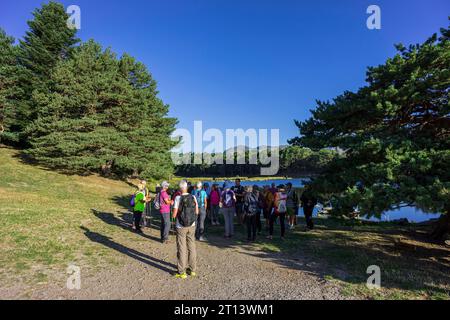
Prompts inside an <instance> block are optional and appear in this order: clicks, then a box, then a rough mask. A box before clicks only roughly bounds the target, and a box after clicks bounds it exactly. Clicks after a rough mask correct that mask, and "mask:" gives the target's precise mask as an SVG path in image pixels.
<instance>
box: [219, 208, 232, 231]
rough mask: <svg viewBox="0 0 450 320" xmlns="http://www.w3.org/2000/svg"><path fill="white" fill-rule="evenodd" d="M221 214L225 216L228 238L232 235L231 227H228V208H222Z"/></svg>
mask: <svg viewBox="0 0 450 320" xmlns="http://www.w3.org/2000/svg"><path fill="white" fill-rule="evenodd" d="M220 212H221V213H222V215H223V221H224V228H225V237H228V236H229V235H230V230H229V227H228V216H227V209H226V208H221V209H220Z"/></svg>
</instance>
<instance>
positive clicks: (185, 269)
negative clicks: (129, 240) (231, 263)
mask: <svg viewBox="0 0 450 320" xmlns="http://www.w3.org/2000/svg"><path fill="white" fill-rule="evenodd" d="M180 189H181V195H179V196H177V197H176V198H175V201H174V204H173V213H172V216H173V218H174V219H176V229H177V259H178V273H177V274H176V275H175V277H176V278H179V279H186V278H187V274H186V273H188V274H189V275H191V276H193V277H194V276H196V269H197V251H196V248H195V221H196V220H197V216H198V204H197V199H196V198H195V197H194V196H193V195H192V194H189V192H188V185H187V182H186V181H184V180H183V181H181V182H180Z"/></svg>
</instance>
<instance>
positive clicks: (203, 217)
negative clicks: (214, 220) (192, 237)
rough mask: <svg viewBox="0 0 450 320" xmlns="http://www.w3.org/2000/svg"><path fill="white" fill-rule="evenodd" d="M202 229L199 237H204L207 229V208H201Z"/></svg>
mask: <svg viewBox="0 0 450 320" xmlns="http://www.w3.org/2000/svg"><path fill="white" fill-rule="evenodd" d="M199 217H200V228H199V235H198V236H199V237H203V235H204V234H205V229H206V225H205V222H206V209H205V208H200V214H199Z"/></svg>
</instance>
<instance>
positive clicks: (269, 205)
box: [263, 186, 274, 230]
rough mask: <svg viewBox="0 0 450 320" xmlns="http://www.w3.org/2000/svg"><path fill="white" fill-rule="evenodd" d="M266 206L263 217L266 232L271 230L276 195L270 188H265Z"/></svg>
mask: <svg viewBox="0 0 450 320" xmlns="http://www.w3.org/2000/svg"><path fill="white" fill-rule="evenodd" d="M263 198H264V205H263V216H264V219H265V221H266V230H269V221H270V215H271V214H272V209H273V201H274V194H273V193H272V191H270V187H269V186H265V187H264V191H263Z"/></svg>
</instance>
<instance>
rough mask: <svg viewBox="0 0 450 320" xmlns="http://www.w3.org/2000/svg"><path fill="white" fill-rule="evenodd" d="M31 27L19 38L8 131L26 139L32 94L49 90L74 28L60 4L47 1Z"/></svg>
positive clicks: (70, 44) (67, 51)
mask: <svg viewBox="0 0 450 320" xmlns="http://www.w3.org/2000/svg"><path fill="white" fill-rule="evenodd" d="M33 15H34V19H33V20H31V21H29V22H28V26H29V28H30V30H29V31H27V33H26V35H25V37H24V39H23V40H22V41H20V45H19V52H18V63H19V66H20V69H19V72H18V73H17V77H18V89H19V90H20V91H21V92H22V95H21V96H20V99H18V100H17V101H16V103H15V109H16V112H15V119H14V125H13V127H12V128H13V132H12V133H11V134H14V135H16V136H17V137H18V138H20V140H21V142H22V143H23V144H24V143H25V142H26V136H27V135H26V129H27V126H28V125H29V124H30V123H31V122H32V121H33V120H34V119H35V118H36V116H37V109H36V103H35V100H34V95H35V94H38V93H39V92H46V91H48V90H50V89H51V86H52V83H51V82H50V78H51V77H50V75H51V73H52V71H53V69H54V67H55V66H56V64H57V63H58V61H60V60H65V59H68V58H69V57H70V54H71V51H72V49H73V47H74V45H75V44H76V43H77V42H78V39H76V37H75V35H76V30H74V29H71V28H69V27H68V26H67V19H68V15H67V14H66V12H65V10H64V7H63V5H62V4H59V3H56V2H49V3H48V4H44V5H43V6H42V7H41V8H39V9H36V10H35V11H34V12H33Z"/></svg>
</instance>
